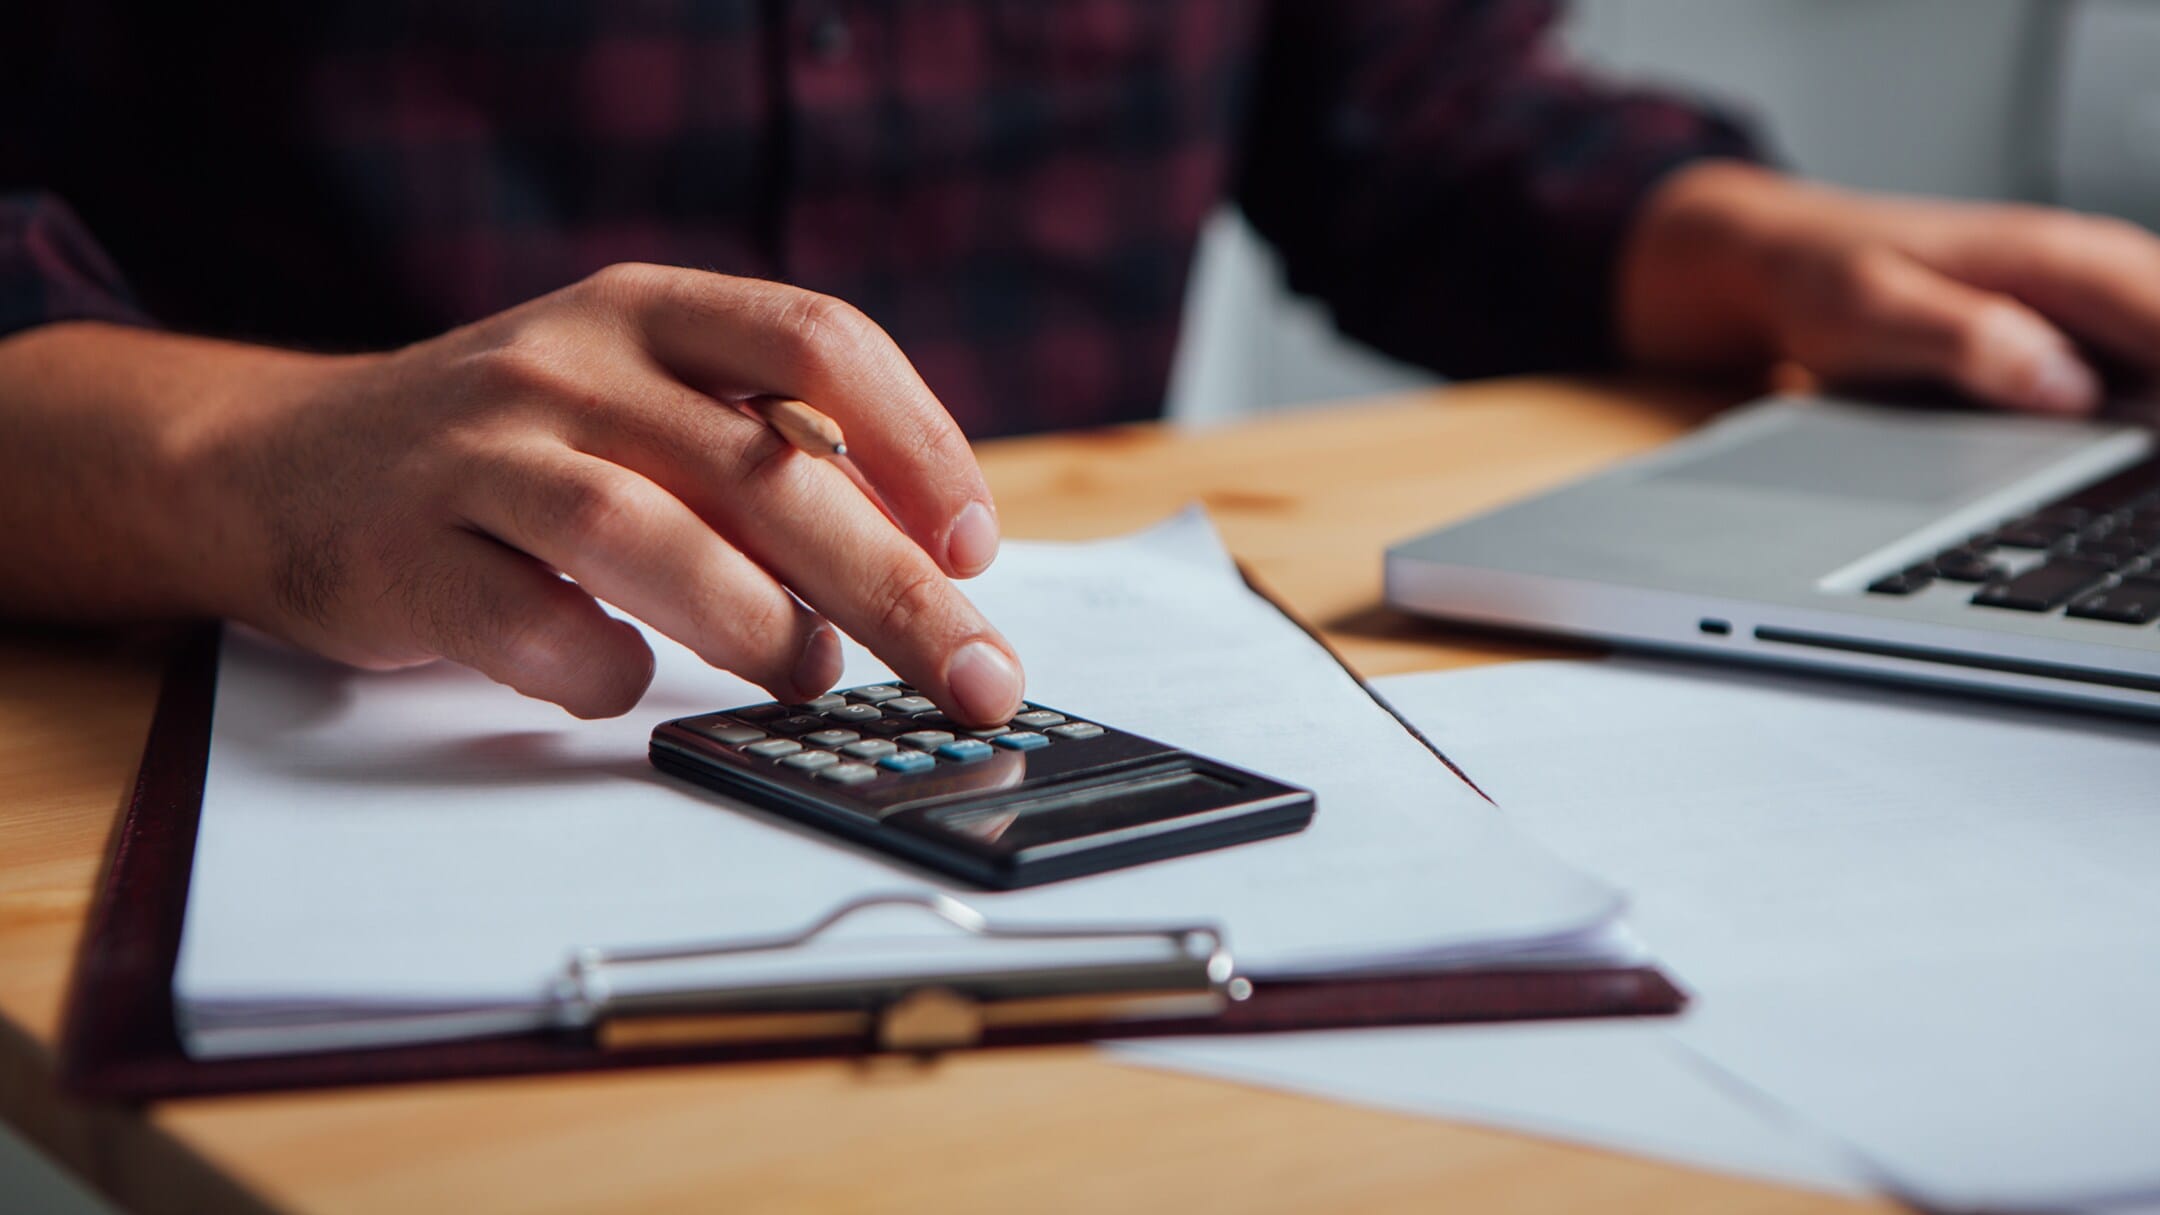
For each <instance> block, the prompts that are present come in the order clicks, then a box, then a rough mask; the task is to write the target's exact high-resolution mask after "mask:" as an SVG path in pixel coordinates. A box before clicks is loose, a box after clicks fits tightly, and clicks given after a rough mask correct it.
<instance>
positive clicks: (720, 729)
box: [690, 721, 765, 747]
mask: <svg viewBox="0 0 2160 1215" xmlns="http://www.w3.org/2000/svg"><path fill="white" fill-rule="evenodd" d="M690 728H691V729H692V730H695V731H697V732H698V733H700V734H703V735H704V736H705V737H707V738H709V739H712V740H713V741H714V742H723V743H726V744H727V745H729V746H731V747H739V746H741V745H743V744H744V743H751V742H756V741H757V740H759V739H761V738H763V737H765V731H763V730H760V729H758V728H757V727H756V726H746V725H743V724H741V723H740V722H732V721H714V722H707V723H705V724H704V725H697V726H692V727H690Z"/></svg>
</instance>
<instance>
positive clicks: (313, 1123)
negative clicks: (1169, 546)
mask: <svg viewBox="0 0 2160 1215" xmlns="http://www.w3.org/2000/svg"><path fill="white" fill-rule="evenodd" d="M1718 404H1720V402H1719V401H1717V400H1715V399H1712V398H1710V397H1706V396H1699V395H1688V394H1681V393H1675V392H1672V391H1660V390H1656V389H1652V388H1647V387H1637V388H1628V387H1611V386H1608V387H1597V386H1590V385H1584V384H1578V383H1568V382H1543V381H1514V382H1506V383H1496V384H1492V385H1488V386H1481V387H1474V388H1457V389H1453V390H1450V391H1447V392H1445V393H1439V394H1426V395H1423V396H1419V397H1412V398H1403V399H1398V400H1394V401H1389V402H1381V403H1373V404H1366V405H1359V406H1350V407H1342V408H1334V409H1327V410H1318V411H1312V412H1306V413H1300V414H1296V415H1286V416H1281V417H1277V418H1273V419H1270V420H1267V421H1263V422H1260V423H1255V424H1248V425H1241V426H1236V427H1231V428H1227V429H1220V430H1210V431H1205V432H1197V433H1181V432H1178V431H1175V430H1171V429H1168V428H1164V427H1138V428H1131V429H1124V430H1116V431H1107V432H1100V433H1090V434H1082V435H1069V436H1059V437H1048V438H1036V439H1025V440H1018V441H1007V442H1000V443H992V444H987V445H985V447H984V449H983V453H982V455H983V462H984V466H985V468H986V469H987V471H988V473H989V476H990V479H991V483H992V485H993V487H994V489H995V490H996V492H997V495H998V501H999V504H1000V508H1001V511H1002V513H1003V518H1004V522H1005V525H1006V530H1007V533H1008V534H1010V535H1015V536H1031V537H1058V538H1072V537H1081V536H1095V535H1105V534H1110V533H1114V532H1118V531H1122V530H1126V529H1129V528H1132V527H1137V526H1141V525H1143V524H1146V523H1149V522H1153V521H1155V520H1157V519H1159V518H1161V517H1162V516H1163V515H1164V514H1165V513H1167V512H1169V511H1171V510H1174V509H1176V508H1177V507H1179V506H1181V505H1183V504H1184V503H1186V502H1188V501H1192V500H1198V501H1201V502H1203V503H1205V504H1206V505H1207V506H1208V508H1209V510H1210V512H1211V513H1212V514H1213V515H1214V517H1215V519H1216V521H1217V523H1218V524H1219V525H1220V526H1221V528H1222V531H1223V533H1224V535H1225V537H1226V538H1227V540H1228V541H1229V543H1230V546H1231V548H1232V549H1233V550H1234V551H1235V552H1236V553H1237V554H1238V555H1239V557H1240V558H1241V559H1242V560H1243V561H1244V562H1245V563H1246V565H1247V567H1248V568H1249V569H1251V570H1252V571H1253V572H1254V573H1255V575H1256V576H1257V577H1258V578H1259V579H1260V580H1262V581H1263V582H1264V583H1265V584H1266V585H1268V587H1269V588H1270V589H1271V590H1272V591H1274V592H1275V593H1276V594H1277V595H1279V596H1280V597H1282V598H1283V599H1284V600H1285V601H1287V602H1288V603H1289V604H1291V605H1293V607H1294V608H1295V610H1297V611H1298V612H1299V613H1300V614H1301V615H1303V616H1304V617H1305V618H1306V619H1307V620H1308V621H1310V622H1313V623H1315V624H1317V625H1319V626H1320V627H1322V628H1323V629H1324V630H1325V632H1326V635H1327V637H1328V639H1329V641H1330V643H1331V644H1333V645H1335V646H1336V647H1337V648H1338V650H1339V651H1340V652H1342V653H1343V654H1344V655H1346V656H1347V657H1348V658H1349V659H1350V660H1351V661H1352V662H1353V664H1354V665H1356V666H1357V667H1358V668H1359V669H1360V670H1361V671H1363V672H1365V673H1367V674H1381V673H1386V672H1392V671H1406V670H1418V669H1429V668H1438V667H1447V666H1462V665H1468V664H1473V663H1481V662H1496V661H1505V660H1508V659H1512V658H1519V657H1524V656H1527V655H1531V654H1537V653H1552V652H1555V651H1548V650H1538V649H1533V648H1531V647H1527V646H1522V645H1518V644H1514V643H1507V642H1500V641H1495V640H1492V639H1490V638H1483V637H1473V636H1467V635H1462V634H1456V633H1451V632H1449V631H1447V630H1444V629H1440V628H1438V627H1435V626H1430V625H1425V624H1421V623H1417V622H1414V621H1411V620H1409V619H1407V618H1403V617H1400V616H1397V615H1395V614H1393V613H1390V612H1388V611H1386V610H1385V609H1383V608H1381V607H1380V606H1379V556H1378V555H1379V551H1380V548H1381V547H1382V546H1383V545H1384V544H1385V543H1386V542H1388V541H1391V540H1394V539H1398V538H1400V537H1402V536H1404V535H1407V534H1410V533H1413V532H1416V531H1418V530H1420V529H1422V528H1425V527H1428V526H1431V525H1433V524H1436V523H1439V522H1442V521H1445V520H1447V519H1450V518H1454V517H1458V516H1460V515H1463V514H1465V513H1468V512H1471V511H1474V510H1476V509H1479V508H1481V507H1484V506H1488V505H1491V504H1494V503H1497V502H1499V501H1502V500H1504V499H1506V498H1509V497H1511V496H1515V495H1518V494H1521V493H1524V492H1527V491H1529V490H1532V489H1535V488H1538V487H1541V486H1544V485H1548V484H1552V483H1555V482H1558V481H1561V480H1564V479H1566V478H1568V477H1570V476H1573V475H1575V474H1577V473H1579V472H1582V471H1584V470H1586V469H1589V468H1592V467H1595V466H1597V465H1599V464H1602V463H1604V462H1606V461H1609V460H1612V459H1614V458H1616V457H1618V456H1621V455H1625V454H1627V453H1630V452H1634V451H1638V450H1641V449H1643V448H1646V447H1649V446H1651V445H1654V444H1655V443H1657V442H1659V441H1661V440H1663V439H1665V438H1667V437H1670V436H1671V435H1673V434H1675V433H1677V432H1678V431H1680V430H1681V429H1683V428H1685V427H1686V426H1687V425H1689V424H1691V423H1692V422H1694V421H1695V420H1698V419H1700V418H1701V417H1703V416H1705V415H1706V414H1707V413H1708V412H1709V411H1711V410H1712V409H1714V408H1715V407H1716V406H1717V405H1718ZM160 658H161V650H160V648H159V646H158V645H157V644H156V641H155V639H154V638H153V639H149V640H145V639H142V638H139V637H110V636H83V635H55V634H40V633H31V632H26V631H23V630H20V629H17V630H14V631H6V630H0V1116H4V1117H6V1118H7V1119H8V1120H9V1121H10V1122H12V1123H14V1124H15V1125H16V1126H18V1127H19V1128H21V1129H23V1130H24V1131H25V1132H26V1133H27V1134H29V1135H30V1136H31V1137H32V1138H33V1139H35V1140H37V1141H38V1142H40V1143H41V1144H43V1145H44V1146H45V1147H46V1149H47V1150H48V1151H50V1152H52V1153H53V1154H55V1155H56V1156H57V1157H59V1158H60V1159H62V1160H63V1161H64V1162H65V1163H67V1164H69V1165H70V1166H71V1167H73V1168H75V1169H76V1170H77V1171H78V1172H80V1173H82V1174H83V1175H84V1176H86V1177H87V1178H89V1179H90V1180H91V1181H92V1182H93V1183H95V1184H97V1185H99V1186H100V1187H101V1188H103V1189H104V1190H106V1192H108V1193H110V1194H112V1195H114V1196H115V1197H116V1198H118V1199H119V1200H120V1201H121V1202H122V1203H123V1204H124V1205H126V1206H127V1207H129V1208H131V1209H135V1210H140V1211H158V1212H164V1211H205V1210H279V1211H294V1212H326V1213H327V1212H347V1211H353V1212H360V1211H385V1210H439V1209H449V1208H453V1207H454V1208H455V1209H458V1210H460V1211H463V1212H470V1213H472V1215H484V1213H487V1212H496V1211H505V1212H507V1211H519V1212H582V1211H621V1210H637V1211H663V1212H664V1211H701V1212H702V1211H715V1210H760V1211H763V1210H816V1211H870V1210H894V1209H904V1210H930V1209H936V1210H943V1211H954V1212H972V1211H1013V1210H1104V1209H1118V1210H1213V1209H1236V1210H1239V1211H1241V1212H1273V1211H1312V1210H1327V1211H1351V1210H1355V1211H1412V1210H1416V1211H1426V1210H1431V1209H1434V1208H1436V1207H1437V1208H1445V1209H1453V1210H1465V1211H1479V1212H1500V1213H1503V1215H1509V1213H1533V1212H1561V1211H1567V1212H1575V1211H1585V1210H1597V1211H1600V1212H1637V1211H1640V1212H1659V1213H1672V1215H1688V1213H1692V1212H1704V1213H1708V1212H1720V1213H1723V1212H1764V1213H1779V1215H1782V1213H1785V1212H1793V1213H1799V1212H1809V1213H1816V1212H1845V1211H1867V1210H1874V1211H1889V1210H1893V1209H1896V1208H1894V1207H1893V1206H1891V1205H1889V1204H1887V1203H1876V1204H1867V1203H1854V1202H1847V1201H1843V1200H1837V1199H1831V1198H1826V1197H1823V1196H1820V1195H1813V1194H1806V1193H1801V1192H1797V1191H1791V1190H1784V1189H1779V1188H1776V1187H1772V1186H1766V1185H1761V1184H1757V1183H1753V1182H1747V1181H1741V1180H1736V1179H1732V1178H1726V1177H1720V1176H1713V1175H1709V1174H1704V1173H1699V1172H1694V1171H1690V1170H1686V1169H1679V1168H1674V1167H1671V1166H1667V1165H1663V1164H1657V1163H1653V1162H1649V1161H1644V1160H1637V1159H1631V1158H1627V1157H1622V1156H1618V1155H1614V1154H1610V1153H1606V1152H1601V1151H1595V1150H1590V1149H1586V1148H1581V1147H1574V1146H1567V1145H1562V1144H1558V1143H1553V1142H1549V1141H1545V1140H1541V1139H1537V1138H1533V1137H1529V1136H1523V1135H1516V1134H1510V1133H1504V1132H1499V1131H1492V1130H1486V1129H1482V1128H1477V1127H1470V1126H1461V1125H1454V1124H1449V1123H1443V1122H1436V1121H1430V1120H1425V1119H1418V1118H1410V1117H1404V1116H1399V1115H1394V1114H1387V1113H1381V1112H1377V1111H1372V1110H1366V1109H1359V1108H1353V1107H1349V1106H1342V1105H1334V1104H1330V1103H1325V1102H1319V1101H1313V1100H1308V1099H1303V1098H1296V1097H1290V1096H1285V1095H1281V1094H1276V1093H1269V1092H1262V1091H1257V1090H1248V1089H1245V1088H1241V1087H1238V1086H1235V1085H1229V1084H1223V1083H1219V1082H1214V1081H1207V1080H1200V1079H1194V1078H1189V1077H1182V1076H1173V1075H1164V1074H1158V1073H1154V1072H1150V1071H1145V1070H1141V1069H1136V1068H1131V1067H1127V1066H1124V1065H1121V1064H1118V1063H1116V1062H1114V1061H1112V1060H1111V1059H1109V1058H1108V1057H1106V1056H1104V1055H1103V1054H1101V1053H1099V1052H1096V1051H1094V1050H1091V1049H1088V1048H1057V1049H1047V1050H1034V1051H1025V1052H1006V1053H998V1054H989V1055H972V1056H960V1057H955V1058H951V1059H947V1060H944V1061H942V1062H939V1063H936V1064H934V1065H929V1066H921V1065H916V1064H912V1063H898V1064H891V1063H878V1064H871V1065H854V1064H847V1063H838V1062H818V1063H789V1064H775V1065H757V1066H747V1067H709V1068H696V1069H682V1070H678V1071H660V1072H621V1073H608V1074H601V1075H590V1076H575V1077H567V1078H564V1077H555V1078H544V1079H522V1080H504V1081H489V1082H477V1083H456V1084H435V1085H414V1086H403V1087H392V1088H380V1089H371V1090H343V1091H335V1092H319V1093H308V1094H300V1095H283V1096H265V1097H239V1098H222V1099H213V1100H200V1101H182V1102H171V1103H167V1104H164V1105H160V1106H156V1107H153V1108H150V1109H146V1110H144V1109H129V1108H119V1107H101V1106H89V1105H85V1104H83V1103H80V1102H75V1101H72V1100H69V1099H66V1098H64V1097H61V1096H59V1095H58V1094H56V1093H55V1092H54V1091H53V1088H52V1084H51V1073H52V1057H53V1045H54V1035H55V1030H56V1027H57V1025H58V1023H59V1015H60V1009H61V1005H62V1001H63V998H64V993H65V988H66V982H67V975H68V970H69V965H70V962H71V959H72V956H73V952H74V949H75V944H76V938H77V935H78V934H79V933H80V931H81V924H82V919H83V916H84V913H85V911H86V910H87V900H88V898H89V892H90V889H91V886H92V882H93V881H94V879H95V876H96V873H97V869H98V865H99V863H100V858H101V856H102V850H103V846H104V838H105V834H106V832H107V830H108V829H109V827H110V826H111V823H112V821H113V816H114V813H115V811H116V809H117V808H118V806H119V805H120V802H121V797H122V794H123V792H124V791H125V789H126V787H127V785H128V782H129V780H130V777H131V774H132V772H133V768H134V764H135V760H136V757H137V755H138V754H139V751H140V747H141V744H142V738H143V733H144V731H145V729H146V727H147V724H148V720H149V712H150V703H151V698H152V696H153V694H154V692H155V687H156V671H157V664H158V661H159V660H160Z"/></svg>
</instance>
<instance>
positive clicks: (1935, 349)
mask: <svg viewBox="0 0 2160 1215" xmlns="http://www.w3.org/2000/svg"><path fill="white" fill-rule="evenodd" d="M1850 286H1851V288H1852V292H1851V298H1850V300H1849V301H1848V306H1847V307H1845V308H1842V309H1839V310H1837V313H1836V314H1835V315H1831V316H1825V317H1820V318H1818V319H1817V323H1816V324H1815V325H1814V326H1812V327H1811V328H1813V330H1814V332H1813V333H1811V334H1809V335H1808V336H1807V339H1806V340H1805V341H1804V342H1802V343H1795V346H1796V347H1797V348H1796V349H1794V350H1793V351H1792V353H1793V356H1794V358H1795V359H1796V360H1797V361H1799V362H1800V363H1802V364H1804V365H1805V366H1806V367H1807V368H1808V369H1809V370H1810V371H1813V372H1814V373H1815V374H1817V375H1819V376H1821V377H1823V378H1824V379H1826V380H1844V381H1853V380H1877V381H1880V380H1891V379H1928V380H1937V381H1942V382H1946V383H1949V384H1952V385H1955V386H1956V387H1958V388H1959V389H1962V390H1963V391H1964V392H1966V393H1967V394H1969V395H1970V396H1972V397H1974V398H1975V399H1977V400H1980V401H1983V402H1985V403H1987V404H1990V405H1995V406H1998V407H2001V408H2005V409H2019V410H2027V411H2032V412H2037V413H2061V414H2082V413H2090V412H2091V411H2092V410H2093V409H2095V408H2097V407H2098V406H2099V404H2100V396H2101V388H2100V377H2099V376H2098V375H2097V374H2096V373H2095V372H2094V371H2093V369H2092V367H2091V365H2090V364H2088V363H2087V362H2086V361H2085V359H2084V358H2083V357H2082V356H2081V355H2080V354H2079V353H2078V349H2077V346H2076V345H2075V344H2074V343H2073V342H2072V341H2071V340H2070V339H2069V337H2068V336H2066V335H2065V334H2064V333H2063V332H2062V330H2060V329H2057V328H2056V327H2055V326H2054V325H2052V324H2050V323H2048V321H2047V319H2046V318H2045V317H2043V316H2041V315H2040V314H2039V313H2038V312H2035V311H2033V310H2032V309H2031V308H2028V307H2026V306H2025V305H2024V304H2022V303H2019V302H2018V301H2017V300H2015V299H2013V298H2011V297H2010V296H2007V295H2001V294H1998V293H1996V292H1992V291H1983V290H1981V289H1979V288H1977V287H1973V286H1969V285H1967V284H1965V283H1961V282H1958V281H1957V280H1955V279H1953V278H1949V277H1947V276H1945V275H1943V274H1940V273H1938V272H1936V271H1935V270H1932V269H1930V268H1928V267H1927V266H1924V265H1922V264H1921V263H1919V262H1917V261H1914V260H1913V259H1911V258H1909V257H1906V256H1904V255H1902V254H1869V255H1863V257H1862V258H1861V259H1859V261H1858V263H1857V265H1856V266H1855V267H1854V268H1853V270H1852V282H1851V283H1850Z"/></svg>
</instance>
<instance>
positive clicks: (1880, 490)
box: [1650, 407, 2092, 506]
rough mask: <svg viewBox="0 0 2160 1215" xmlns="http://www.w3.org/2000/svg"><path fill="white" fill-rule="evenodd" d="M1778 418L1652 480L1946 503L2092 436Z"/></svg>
mask: <svg viewBox="0 0 2160 1215" xmlns="http://www.w3.org/2000/svg"><path fill="white" fill-rule="evenodd" d="M1782 416H1783V419H1784V420H1783V424H1781V425H1773V426H1764V427H1756V428H1754V429H1753V432H1752V434H1750V435H1748V436H1747V437H1744V438H1740V439H1738V441H1736V442H1733V443H1730V444H1726V445H1723V446H1713V447H1710V448H1708V449H1707V450H1704V451H1702V452H1701V453H1699V454H1697V455H1694V456H1691V457H1688V458H1685V459H1683V460H1681V461H1679V462H1677V463H1672V464H1668V465H1666V466H1665V467H1664V468H1663V469H1662V470H1660V471H1659V472H1658V473H1657V474H1655V475H1654V476H1652V477H1651V478H1650V480H1652V481H1679V482H1693V483H1698V484H1710V485H1729V486H1748V487H1751V488H1757V489H1782V490H1793V491H1798V492H1802V493H1808V494H1818V495H1823V496H1827V497H1832V498H1841V499H1847V500H1851V499H1862V500H1870V501H1876V502H1895V503H1899V504H1903V505H1909V506H1949V505H1951V504H1953V503H1956V502H1960V501H1964V500H1966V499H1969V498H1972V497H1975V496H1977V495H1979V494H1982V493H1985V492H1987V491H1989V490H1991V489H1999V488H2001V487H2002V485H2003V484H2004V483H2005V481H2007V480H2009V479H2011V478H2014V477H2016V476H2018V475H2021V474H2023V473H2025V472H2027V471H2030V470H2032V469H2035V468H2037V467H2040V466H2042V465H2045V464H2046V463H2048V462H2050V461H2051V460H2053V459H2056V458H2058V457H2060V456H2061V455H2062V454H2063V453H2064V451H2065V450H2066V449H2069V448H2074V447H2078V446H2082V445H2084V444H2087V443H2090V442H2091V441H2092V438H2091V435H2090V434H2089V433H2078V432H2076V431H2073V430H2071V429H2069V428H2067V427H2061V428H2056V427H2049V426H2048V424H2047V423H2045V422H2036V420H2034V419H2025V418H2007V417H2005V418H1991V417H1984V416H1973V415H1962V414H1949V415H1945V414H1931V413H1910V414H1897V413H1891V412H1888V411H1869V412H1868V413H1866V414H1855V413H1851V412H1846V411H1844V410H1840V409H1835V408H1822V407H1814V408H1806V409H1795V410H1791V411H1787V412H1785V413H1784V414H1783V415H1782ZM2050 430H2052V431H2053V433H2049V431H2050Z"/></svg>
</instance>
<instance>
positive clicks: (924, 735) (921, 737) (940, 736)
mask: <svg viewBox="0 0 2160 1215" xmlns="http://www.w3.org/2000/svg"><path fill="white" fill-rule="evenodd" d="M952 740H953V736H952V735H950V734H948V733H946V732H945V731H943V730H917V731H915V732H914V733H913V734H902V735H901V736H900V741H901V742H904V743H906V744H907V745H908V746H911V747H913V748H915V749H916V750H918V751H935V750H936V749H938V748H939V747H942V746H944V745H945V744H946V743H949V742H951V741H952Z"/></svg>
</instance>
